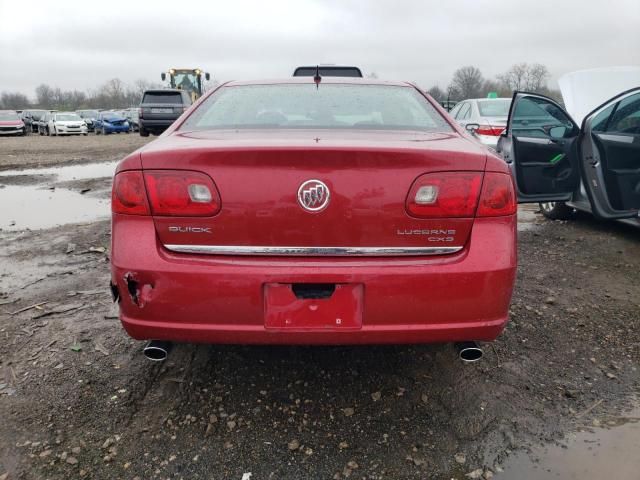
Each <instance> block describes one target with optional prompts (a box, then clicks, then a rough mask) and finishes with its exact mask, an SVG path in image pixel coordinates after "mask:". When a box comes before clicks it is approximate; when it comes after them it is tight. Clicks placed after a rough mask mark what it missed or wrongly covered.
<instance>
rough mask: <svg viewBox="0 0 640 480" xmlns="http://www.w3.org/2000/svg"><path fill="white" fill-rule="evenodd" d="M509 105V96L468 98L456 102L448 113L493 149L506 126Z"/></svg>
mask: <svg viewBox="0 0 640 480" xmlns="http://www.w3.org/2000/svg"><path fill="white" fill-rule="evenodd" d="M510 106H511V99H510V98H469V99H467V100H463V101H461V102H459V103H458V104H456V106H455V107H453V109H452V110H451V112H449V115H451V116H452V117H453V118H454V119H455V121H456V122H457V123H458V124H460V125H461V126H463V127H465V128H466V129H467V130H468V131H469V132H470V133H472V134H473V135H474V136H475V137H476V138H477V139H478V140H479V141H480V143H482V144H484V145H487V146H488V147H491V148H493V149H495V148H496V145H497V144H498V137H500V135H501V134H502V132H503V131H504V129H505V128H506V126H507V117H508V116H509V107H510Z"/></svg>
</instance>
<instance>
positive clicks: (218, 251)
mask: <svg viewBox="0 0 640 480" xmlns="http://www.w3.org/2000/svg"><path fill="white" fill-rule="evenodd" d="M164 248H166V249H167V250H171V251H172V252H178V253H201V254H206V255H269V256H277V255H279V256H297V257H306V256H321V257H325V256H360V257H386V256H407V255H444V254H447V253H456V252H459V251H460V250H462V249H463V247H253V246H251V247H248V246H232V245H165V246H164Z"/></svg>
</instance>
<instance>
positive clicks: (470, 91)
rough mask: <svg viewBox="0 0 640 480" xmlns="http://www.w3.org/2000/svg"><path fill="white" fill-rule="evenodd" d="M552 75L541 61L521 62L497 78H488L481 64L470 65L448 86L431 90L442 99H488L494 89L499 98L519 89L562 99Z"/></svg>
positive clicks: (454, 77) (437, 98)
mask: <svg viewBox="0 0 640 480" xmlns="http://www.w3.org/2000/svg"><path fill="white" fill-rule="evenodd" d="M549 76H550V74H549V70H548V69H547V67H546V66H544V65H542V64H540V63H532V64H529V63H517V64H515V65H513V66H512V67H511V68H509V69H508V70H507V71H506V72H504V73H502V74H500V75H497V76H496V77H495V78H494V79H488V78H484V76H483V75H482V72H481V71H480V69H479V68H478V67H475V66H473V65H468V66H465V67H461V68H459V69H457V70H456V71H455V72H454V73H453V77H452V79H451V83H449V85H448V86H447V88H446V89H444V90H443V89H442V88H440V87H439V86H437V85H436V86H433V87H431V88H430V89H429V90H427V91H428V92H429V94H430V95H431V96H432V97H433V98H434V99H436V100H437V101H439V102H443V101H445V100H453V101H460V100H465V99H467V98H484V97H486V96H487V95H488V94H489V93H492V92H495V93H497V95H498V96H499V97H511V95H512V94H513V92H514V91H515V90H524V91H527V92H534V93H540V94H542V95H546V96H549V97H551V98H554V99H555V100H558V101H560V102H561V101H562V95H561V94H560V91H559V90H553V89H550V88H549V87H548V85H547V81H548V79H549Z"/></svg>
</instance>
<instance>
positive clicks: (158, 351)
mask: <svg viewBox="0 0 640 480" xmlns="http://www.w3.org/2000/svg"><path fill="white" fill-rule="evenodd" d="M171 347H173V344H172V343H171V342H166V341H164V340H151V341H150V342H149V343H147V344H146V345H145V347H144V349H143V350H142V353H144V356H145V357H147V358H148V359H149V360H151V361H152V362H164V361H165V360H166V359H167V357H168V356H169V352H171Z"/></svg>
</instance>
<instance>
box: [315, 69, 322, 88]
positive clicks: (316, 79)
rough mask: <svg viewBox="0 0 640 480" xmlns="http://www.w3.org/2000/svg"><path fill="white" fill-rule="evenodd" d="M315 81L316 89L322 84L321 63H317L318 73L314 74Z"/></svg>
mask: <svg viewBox="0 0 640 480" xmlns="http://www.w3.org/2000/svg"><path fill="white" fill-rule="evenodd" d="M313 81H314V82H316V90H317V89H318V87H319V86H320V82H321V81H322V77H321V76H320V65H316V74H315V75H314V76H313Z"/></svg>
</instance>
